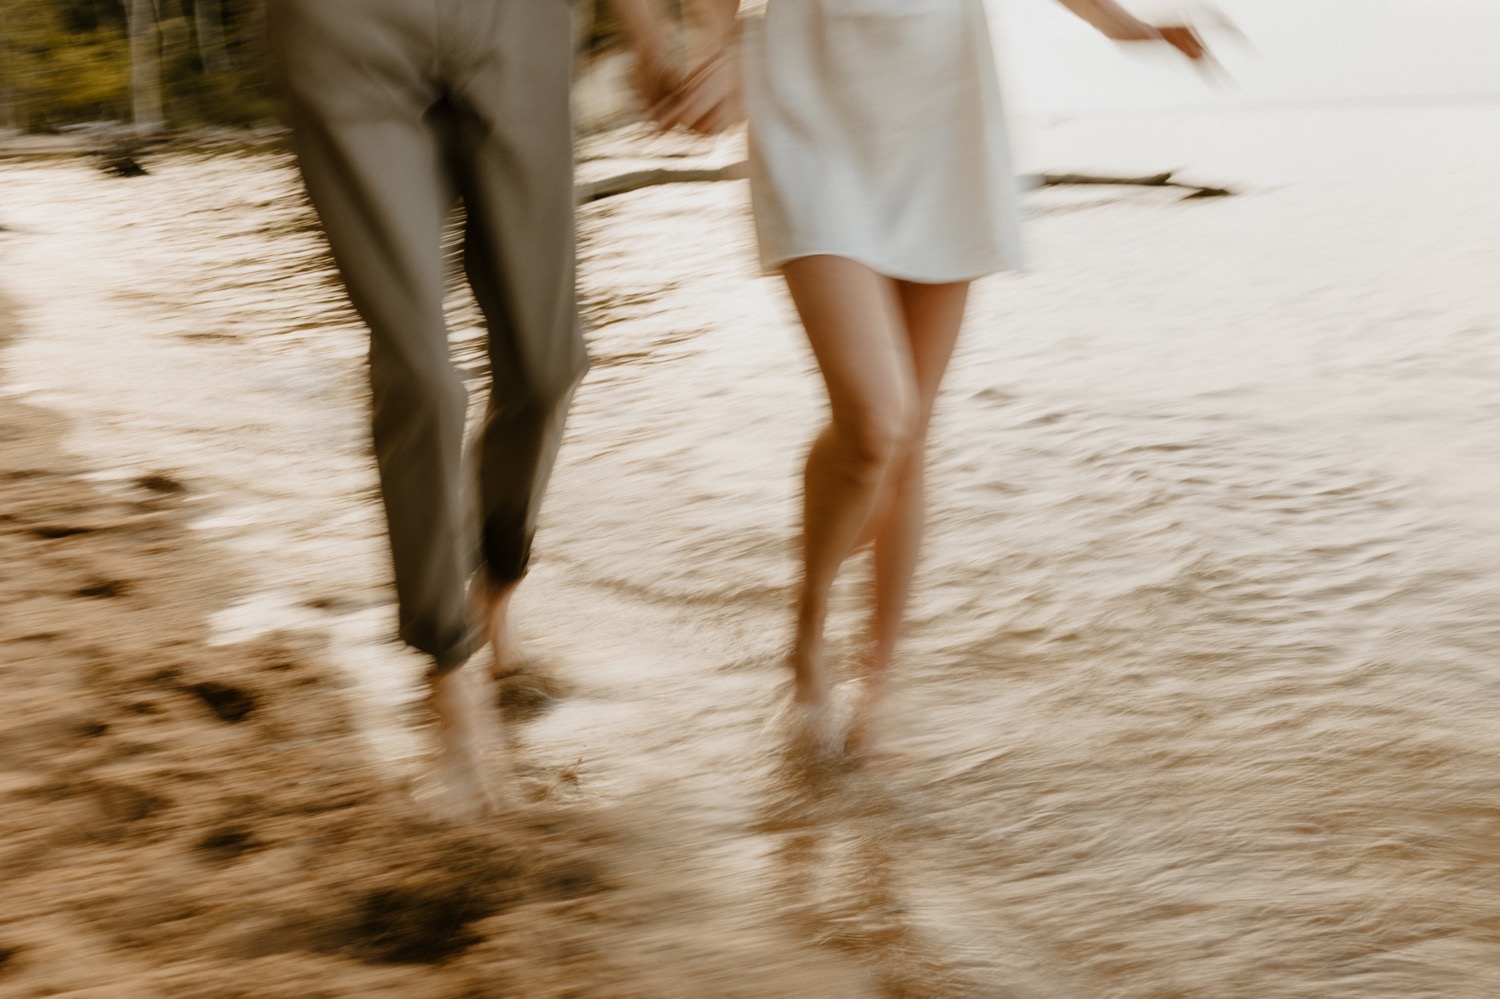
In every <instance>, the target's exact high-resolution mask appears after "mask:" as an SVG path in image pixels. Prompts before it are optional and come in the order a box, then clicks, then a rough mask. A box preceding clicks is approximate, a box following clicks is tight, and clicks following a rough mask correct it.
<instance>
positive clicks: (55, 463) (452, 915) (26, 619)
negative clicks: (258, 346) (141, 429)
mask: <svg viewBox="0 0 1500 999" xmlns="http://www.w3.org/2000/svg"><path fill="white" fill-rule="evenodd" d="M17 332H18V327H17V324H16V323H15V320H14V310H13V309H12V308H11V307H10V304H9V302H8V300H0V350H3V347H4V343H5V342H6V341H9V340H10V339H11V338H12V337H14V336H16V335H17ZM0 427H3V428H4V431H3V436H0V564H4V565H5V570H4V572H3V573H0V608H3V613H0V650H3V664H4V673H3V676H4V682H5V693H6V711H5V712H4V713H3V716H0V760H3V768H0V795H3V798H4V802H5V804H4V807H3V808H0V886H3V887H0V995H4V996H6V997H15V999H21V997H31V996H38V997H40V996H80V997H82V996H94V997H99V999H106V997H107V999H162V997H174V999H175V997H183V999H186V997H202V999H210V997H212V999H238V997H244V999H272V997H284V999H294V997H295V999H306V997H312V996H329V997H333V996H340V997H343V996H348V997H353V996H361V997H363V996H392V997H397V996H400V997H426V996H432V997H455V999H456V997H465V999H481V997H502V996H507V997H508V996H528V997H529V996H537V997H547V996H556V997H562V996H599V997H604V996H611V997H614V996H639V997H642V999H645V997H656V996H681V997H684V999H686V997H689V996H705V995H723V996H746V997H749V996H760V995H766V994H775V995H799V994H810V995H829V996H850V997H854V996H864V995H872V994H877V993H876V992H874V991H872V986H871V980H870V977H869V976H868V975H867V974H865V973H863V972H862V971H861V970H860V969H859V968H857V967H856V966H854V965H853V963H852V962H848V961H840V960H839V959H837V958H834V957H831V956H829V955H826V954H821V953H818V952H816V950H815V949H814V948H812V947H810V946H808V945H807V944H806V943H805V942H803V941H799V940H798V939H797V937H796V936H795V935H793V934H792V933H790V932H783V933H781V934H777V933H775V932H774V931H773V930H771V929H768V928H767V927H765V926H760V927H758V928H757V930H756V932H753V933H747V932H745V925H744V924H745V922H746V918H745V914H744V912H743V911H741V910H740V909H739V908H738V907H737V905H736V903H735V901H734V900H733V899H727V898H725V897H724V893H722V892H719V891H716V890H715V888H714V886H713V885H712V884H711V883H710V884H705V883H703V882H702V881H701V880H700V879H697V878H695V877H694V876H693V874H692V872H691V871H689V870H686V869H684V868H682V867H680V866H678V865H676V864H674V863H673V859H672V857H671V855H670V854H671V850H670V844H664V843H662V842H660V839H659V835H658V833H657V832H654V831H653V823H652V821H650V818H649V816H647V815H645V814H643V813H635V814H632V812H631V810H630V809H628V808H600V807H597V806H591V805H589V804H587V803H581V802H578V801H575V800H572V799H573V798H575V797H576V795H574V794H573V788H574V787H575V786H576V784H577V781H578V776H577V774H576V772H575V771H574V770H573V769H572V768H570V767H561V768H557V769H555V770H548V771H545V772H543V771H539V770H537V769H535V768H533V769H532V770H530V771H528V772H527V773H525V774H524V777H523V783H522V787H523V789H524V792H525V794H526V796H527V797H528V798H529V799H531V803H530V804H529V805H528V806H527V807H526V808H525V809H524V810H523V811H520V812H518V813H517V814H515V815H514V816H512V817H509V818H505V819H500V820H495V821H491V822H487V823H485V824H484V825H483V826H482V827H471V828H462V829H455V828H450V827H444V826H439V825H434V824H433V823H431V822H429V821H427V820H426V818H425V817H424V815H423V814H422V813H421V812H420V811H419V810H418V809H417V808H415V807H414V806H413V804H412V802H411V800H410V798H409V797H408V795H407V793H406V789H405V788H404V787H403V786H402V784H401V782H400V781H399V780H396V779H393V778H392V776H391V774H390V772H389V771H388V770H385V769H383V768H381V767H379V766H378V765H377V763H376V762H375V761H374V760H372V758H371V753H370V750H369V746H368V744H367V742H366V741H365V739H364V737H362V736H361V735H360V734H359V733H358V732H357V731H356V730H355V728H354V726H353V725H352V723H351V721H350V716H349V711H348V707H347V704H346V701H345V696H344V692H343V690H342V689H341V688H342V687H343V686H344V681H343V678H342V677H341V676H340V674H339V672H338V670H337V669H336V668H334V667H333V666H331V665H330V663H329V661H328V659H327V657H326V655H325V650H324V648H323V647H322V643H321V642H319V641H318V640H317V639H316V637H313V636H309V635H307V634H301V635H294V634H283V635H276V636H268V637H265V638H262V639H260V640H257V641H255V642H252V643H248V644H243V645H218V646H211V645H209V644H208V639H209V628H208V623H207V622H208V618H209V617H210V615H211V614H212V613H213V612H214V611H215V610H216V609H217V608H218V607H220V606H222V604H223V603H224V602H225V601H226V600H227V599H228V598H229V597H230V596H231V595H232V594H233V593H234V589H235V587H234V583H233V579H234V577H235V564H234V559H233V558H231V557H228V556H226V554H225V553H224V552H222V551H216V550H214V549H213V548H212V546H207V545H205V544H204V543H203V542H202V540H201V535H195V534H194V533H193V532H191V531H190V530H188V529H187V528H186V527H185V525H184V522H183V521H184V517H183V510H182V507H183V501H184V497H185V496H186V495H188V494H190V492H191V491H192V489H193V488H195V486H194V484H191V483H183V482H181V481H179V480H177V479H175V478H172V477H171V476H169V475H165V474H155V475H145V476H141V477H140V478H139V479H138V480H137V481H134V482H132V483H131V485H130V489H129V491H128V492H122V491H120V490H116V491H115V493H113V494H111V495H106V494H104V493H102V492H101V491H100V490H99V489H98V488H96V487H95V486H94V485H92V484H91V483H90V482H89V481H88V480H87V478H86V477H85V474H84V473H85V472H86V470H87V469H86V466H85V465H84V463H83V462H82V461H80V459H79V458H78V457H77V456H74V455H69V454H67V453H66V452H65V451H64V450H63V449H62V448H61V446H60V442H61V438H62V436H63V432H64V430H65V423H64V419H63V418H62V417H61V416H60V415H59V414H56V413H53V412H49V411H47V410H44V409H40V408H37V407H33V406H28V405H26V404H24V403H22V402H18V401H16V400H15V399H13V398H0ZM668 870H670V871H671V875H672V876H670V877H669V876H667V871H668ZM751 969H753V971H752V970H751ZM768 990H769V991H768Z"/></svg>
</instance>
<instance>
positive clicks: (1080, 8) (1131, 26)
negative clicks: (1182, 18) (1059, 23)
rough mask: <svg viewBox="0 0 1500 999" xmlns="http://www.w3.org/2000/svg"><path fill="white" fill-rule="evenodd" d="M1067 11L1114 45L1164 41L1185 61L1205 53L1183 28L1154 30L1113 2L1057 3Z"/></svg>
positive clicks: (1200, 43)
mask: <svg viewBox="0 0 1500 999" xmlns="http://www.w3.org/2000/svg"><path fill="white" fill-rule="evenodd" d="M1057 2H1058V3H1060V4H1062V5H1063V6H1064V7H1066V8H1068V10H1070V11H1072V12H1073V13H1074V14H1077V15H1078V16H1079V17H1081V18H1083V20H1085V21H1087V22H1088V23H1089V24H1091V25H1093V27H1094V28H1095V30H1097V31H1098V32H1099V33H1100V34H1102V35H1103V36H1104V37H1105V38H1111V39H1114V40H1115V41H1117V42H1166V43H1167V44H1168V45H1170V46H1172V47H1173V48H1175V49H1176V50H1177V51H1179V52H1181V53H1182V54H1183V55H1185V56H1187V57H1188V58H1189V59H1193V60H1195V61H1196V60H1198V59H1202V58H1203V57H1204V56H1206V55H1207V54H1208V50H1207V49H1206V48H1204V46H1203V40H1202V39H1201V38H1199V37H1198V33H1197V32H1196V31H1194V30H1193V29H1192V28H1190V27H1188V26H1187V25H1181V24H1173V25H1162V26H1160V27H1158V26H1157V25H1154V24H1149V23H1147V22H1146V21H1142V20H1141V19H1140V18H1138V17H1136V16H1135V15H1134V14H1132V13H1130V11H1128V10H1126V9H1125V8H1124V7H1121V6H1120V5H1119V4H1117V3H1115V2H1114V0H1057Z"/></svg>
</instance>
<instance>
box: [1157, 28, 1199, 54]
mask: <svg viewBox="0 0 1500 999" xmlns="http://www.w3.org/2000/svg"><path fill="white" fill-rule="evenodd" d="M1156 37H1158V38H1160V39H1161V40H1162V41H1164V42H1166V43H1167V44H1168V45H1170V46H1172V47H1173V48H1174V49H1176V50H1177V51H1178V52H1181V53H1182V54H1183V55H1185V56H1187V57H1188V58H1189V59H1191V60H1192V61H1193V62H1200V61H1202V60H1204V59H1207V58H1209V54H1208V46H1207V45H1204V44H1203V38H1202V37H1201V36H1200V35H1199V34H1198V32H1196V31H1194V30H1193V29H1192V28H1190V27H1188V26H1187V25H1185V24H1163V25H1159V26H1157V27H1156Z"/></svg>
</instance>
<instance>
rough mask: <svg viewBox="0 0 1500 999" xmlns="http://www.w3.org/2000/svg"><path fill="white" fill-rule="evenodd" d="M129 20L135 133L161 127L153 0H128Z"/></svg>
mask: <svg viewBox="0 0 1500 999" xmlns="http://www.w3.org/2000/svg"><path fill="white" fill-rule="evenodd" d="M128 3H129V5H130V6H129V7H128V8H126V9H127V11H128V12H129V19H130V99H131V110H132V113H133V117H134V123H135V127H136V131H139V132H154V131H156V130H157V129H159V128H161V126H162V113H161V30H160V28H159V27H158V25H157V12H156V0H128Z"/></svg>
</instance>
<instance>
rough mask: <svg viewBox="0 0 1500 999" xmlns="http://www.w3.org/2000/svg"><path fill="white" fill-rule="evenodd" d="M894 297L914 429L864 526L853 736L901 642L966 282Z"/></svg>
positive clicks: (902, 287) (900, 289)
mask: <svg viewBox="0 0 1500 999" xmlns="http://www.w3.org/2000/svg"><path fill="white" fill-rule="evenodd" d="M897 293H898V295H899V298H900V302H901V310H902V314H903V316H904V317H905V323H904V326H905V329H906V334H907V338H908V341H907V342H908V343H909V345H910V356H911V359H912V364H913V367H914V369H915V378H916V389H917V393H916V394H917V415H916V431H915V434H914V436H913V438H912V441H911V446H910V448H909V449H908V450H907V451H906V452H905V453H904V454H903V455H902V457H901V458H900V460H899V461H898V462H897V463H896V465H895V466H894V467H893V468H892V471H891V476H890V480H889V484H888V486H887V489H886V492H885V495H884V496H883V497H882V502H881V505H880V508H879V511H878V514H877V517H876V519H875V521H874V522H873V523H872V524H871V526H870V534H871V536H872V537H873V539H874V542H875V574H874V592H873V595H872V609H871V617H870V636H869V640H870V645H869V648H868V650H867V652H866V657H865V660H864V663H863V668H864V674H865V675H864V691H863V697H862V698H861V704H860V708H859V711H860V716H861V717H859V718H857V719H856V733H855V734H856V738H857V737H858V736H859V735H860V732H859V730H860V729H863V728H865V727H866V725H867V723H868V722H870V721H871V719H870V718H869V715H871V714H872V713H873V712H874V711H875V709H876V707H877V706H878V702H879V699H880V696H881V694H882V693H883V692H884V683H885V679H886V675H887V673H888V672H889V669H890V665H891V661H892V659H893V658H894V656H895V650H896V643H897V641H898V640H899V639H900V637H901V632H902V623H903V619H904V618H905V615H906V606H907V602H908V598H909V597H910V595H911V583H912V577H913V575H914V573H915V571H916V566H917V556H918V553H919V551H920V548H921V543H922V529H923V522H924V516H925V512H926V510H925V507H926V503H925V499H926V497H925V491H924V485H925V478H926V465H927V455H926V450H927V429H928V425H929V424H930V422H931V419H932V410H933V406H934V404H935V403H936V401H937V395H938V389H939V387H940V386H941V384H942V380H943V375H944V373H945V372H946V371H947V370H948V361H949V359H950V358H951V357H952V356H953V348H954V345H955V344H956V343H957V342H958V332H959V328H960V326H961V325H962V323H963V315H964V307H965V305H966V304H967V302H968V293H969V284H968V282H957V283H952V284H914V283H911V282H905V281H903V282H900V283H899V284H898V286H897Z"/></svg>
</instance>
